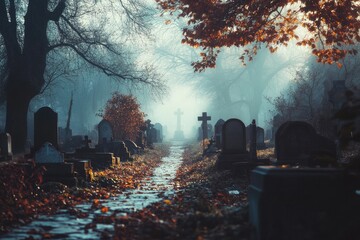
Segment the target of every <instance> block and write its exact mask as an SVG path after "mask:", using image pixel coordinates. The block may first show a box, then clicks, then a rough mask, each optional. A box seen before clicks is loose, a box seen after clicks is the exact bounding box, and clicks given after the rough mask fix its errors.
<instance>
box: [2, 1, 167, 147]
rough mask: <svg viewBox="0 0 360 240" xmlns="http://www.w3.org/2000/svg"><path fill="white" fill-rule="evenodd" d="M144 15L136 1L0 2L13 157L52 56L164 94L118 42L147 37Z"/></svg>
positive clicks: (153, 76)
mask: <svg viewBox="0 0 360 240" xmlns="http://www.w3.org/2000/svg"><path fill="white" fill-rule="evenodd" d="M147 10H148V9H147V8H146V5H144V4H143V3H142V2H141V0H127V1H122V0H120V1H112V0H109V1H93V0H82V1H77V0H28V1H19V0H9V1H0V36H1V38H0V54H3V55H5V56H6V58H5V59H6V60H5V61H4V60H0V64H1V66H0V77H1V76H3V78H2V79H1V80H0V86H1V85H2V86H4V89H5V91H4V92H3V93H5V94H6V96H5V100H6V131H7V132H9V133H10V134H11V135H12V137H13V138H12V139H13V147H14V151H15V152H19V151H22V150H23V149H24V145H25V140H26V132H27V130H26V129H27V122H26V121H27V113H28V107H29V103H30V101H31V100H32V99H33V98H34V97H35V96H37V95H38V94H39V93H40V92H41V91H42V89H43V88H44V87H45V86H46V81H45V78H44V73H45V70H46V66H47V62H48V61H51V62H52V63H53V64H57V61H58V60H59V59H58V58H49V56H50V55H52V54H58V53H61V56H62V57H63V58H62V59H64V58H65V59H67V62H72V63H73V62H74V59H81V60H82V61H83V62H85V63H86V65H87V66H91V67H94V68H97V69H98V70H99V71H101V72H102V73H103V74H105V75H107V76H109V77H113V78H115V79H118V80H120V81H123V82H124V83H131V84H132V86H134V87H136V86H137V84H145V85H147V86H151V87H153V88H152V89H156V90H159V91H161V90H163V85H162V83H161V82H160V81H159V78H158V76H157V74H156V73H155V72H154V69H153V68H152V67H151V66H143V65H142V66H141V68H139V65H137V64H136V63H134V60H133V58H132V57H131V56H130V55H129V54H128V53H127V52H126V51H125V49H124V44H123V43H122V42H121V41H119V39H121V36H123V35H126V34H128V33H129V32H134V33H135V32H136V31H137V32H146V29H147V25H146V23H148V22H149V21H148V19H147V17H148V14H147ZM111 14H112V15H111ZM23 15H24V17H23ZM109 16H113V18H111V19H109ZM115 16H116V17H118V19H116V18H115ZM119 19H121V20H119ZM124 24H126V27H124V26H125V25H124ZM115 30H117V31H115ZM128 36H129V35H128ZM4 49H5V51H4ZM75 56H76V57H75ZM52 60H54V61H52ZM71 60H73V61H71ZM69 64H70V63H69ZM3 69H5V70H6V74H5V75H1V73H2V72H3V71H1V70H3Z"/></svg>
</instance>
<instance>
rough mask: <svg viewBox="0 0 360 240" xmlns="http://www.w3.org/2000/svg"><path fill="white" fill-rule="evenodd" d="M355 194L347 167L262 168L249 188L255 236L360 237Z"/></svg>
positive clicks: (264, 238) (254, 173)
mask: <svg viewBox="0 0 360 240" xmlns="http://www.w3.org/2000/svg"><path fill="white" fill-rule="evenodd" d="M355 197H356V196H355V194H353V193H351V190H350V188H349V184H348V179H347V177H346V175H345V170H344V169H339V168H307V167H300V168H298V167H289V168H284V167H274V166H267V167H265V166H262V167H257V168H256V169H255V170H254V171H252V173H251V179H250V185H249V190H248V198H249V218H250V223H251V225H252V227H254V230H255V236H254V239H258V240H273V239H279V240H288V239H331V240H335V239H356V238H353V236H351V231H349V230H350V228H351V227H354V226H356V229H353V230H355V231H358V226H359V224H358V222H357V223H356V224H354V222H356V221H354V218H352V216H355V215H357V214H359V204H358V200H357V201H356V204H354V205H352V204H351V203H354V200H355V199H354V200H351V198H355ZM353 212H355V214H354V215H352V214H353ZM358 217H359V216H357V218H358Z"/></svg>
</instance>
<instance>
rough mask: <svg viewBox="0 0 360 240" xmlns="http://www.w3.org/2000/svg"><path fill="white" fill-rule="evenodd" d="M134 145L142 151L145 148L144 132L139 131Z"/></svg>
mask: <svg viewBox="0 0 360 240" xmlns="http://www.w3.org/2000/svg"><path fill="white" fill-rule="evenodd" d="M135 143H136V145H138V146H139V147H141V148H142V149H144V148H145V132H144V131H143V130H140V131H139V132H138V135H137V137H136V140H135Z"/></svg>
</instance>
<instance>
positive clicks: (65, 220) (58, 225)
mask: <svg viewBox="0 0 360 240" xmlns="http://www.w3.org/2000/svg"><path fill="white" fill-rule="evenodd" d="M183 151H184V148H183V146H182V145H176V144H173V145H172V146H171V147H170V154H169V156H166V157H163V158H162V161H161V164H160V165H159V166H158V167H157V168H155V170H154V173H153V175H152V176H151V177H148V178H145V179H143V180H142V181H141V183H140V184H139V185H138V187H137V188H136V189H127V190H125V191H124V192H123V193H122V194H120V195H117V196H111V197H109V198H107V199H95V200H93V201H92V202H87V203H82V204H78V205H76V206H75V207H74V208H72V209H70V210H69V209H62V210H60V211H58V213H57V214H55V215H52V216H45V215H42V216H39V217H38V218H37V219H36V220H34V221H32V222H31V223H30V224H27V225H24V226H20V227H18V228H15V229H13V230H12V231H11V232H9V233H7V234H5V235H3V236H1V239H44V238H46V239H48V238H50V239H54V238H56V239H101V238H107V237H110V236H113V235H114V225H113V223H114V220H115V219H118V218H121V217H126V216H127V215H128V214H129V213H132V212H135V211H137V210H141V209H143V208H144V207H146V206H148V205H149V204H152V203H155V202H159V201H161V200H162V199H163V198H170V197H171V196H174V195H175V190H174V181H173V180H174V178H175V175H176V171H177V169H178V167H179V166H180V164H181V159H182V153H183Z"/></svg>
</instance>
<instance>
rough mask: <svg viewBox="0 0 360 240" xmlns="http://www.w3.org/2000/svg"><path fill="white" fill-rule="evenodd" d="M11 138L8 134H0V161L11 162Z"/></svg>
mask: <svg viewBox="0 0 360 240" xmlns="http://www.w3.org/2000/svg"><path fill="white" fill-rule="evenodd" d="M12 157H13V153H12V145H11V136H10V134H9V133H0V161H9V160H12Z"/></svg>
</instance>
